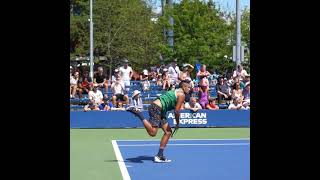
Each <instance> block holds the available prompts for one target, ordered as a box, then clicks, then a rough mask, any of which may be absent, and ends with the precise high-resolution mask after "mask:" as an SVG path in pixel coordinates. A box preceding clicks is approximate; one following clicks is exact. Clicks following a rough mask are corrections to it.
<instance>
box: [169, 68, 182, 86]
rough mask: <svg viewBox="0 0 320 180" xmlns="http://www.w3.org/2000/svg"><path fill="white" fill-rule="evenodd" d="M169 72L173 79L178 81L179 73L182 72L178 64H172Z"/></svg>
mask: <svg viewBox="0 0 320 180" xmlns="http://www.w3.org/2000/svg"><path fill="white" fill-rule="evenodd" d="M168 74H169V76H170V79H171V81H172V82H176V81H177V79H178V77H179V74H180V69H179V67H178V66H176V67H173V66H170V67H169V69H168Z"/></svg>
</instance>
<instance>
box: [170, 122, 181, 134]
mask: <svg viewBox="0 0 320 180" xmlns="http://www.w3.org/2000/svg"><path fill="white" fill-rule="evenodd" d="M178 129H179V124H177V125H176V126H175V127H174V130H173V133H172V134H171V137H173V135H174V134H175V133H177V131H178Z"/></svg>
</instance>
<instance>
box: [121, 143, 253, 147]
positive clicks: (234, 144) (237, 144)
mask: <svg viewBox="0 0 320 180" xmlns="http://www.w3.org/2000/svg"><path fill="white" fill-rule="evenodd" d="M243 145H250V143H229V144H227V143H225V144H167V146H243ZM118 146H126V147H128V146H134V147H138V146H142V147H143V146H159V144H123V145H118Z"/></svg>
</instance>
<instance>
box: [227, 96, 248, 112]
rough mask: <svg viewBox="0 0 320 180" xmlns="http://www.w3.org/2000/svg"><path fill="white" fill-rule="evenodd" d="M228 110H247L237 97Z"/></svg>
mask: <svg viewBox="0 0 320 180" xmlns="http://www.w3.org/2000/svg"><path fill="white" fill-rule="evenodd" d="M228 109H231V110H241V109H247V108H245V107H244V106H243V105H242V104H241V103H240V98H238V97H235V98H234V99H233V102H232V103H231V104H230V105H229V107H228Z"/></svg>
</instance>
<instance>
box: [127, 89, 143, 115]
mask: <svg viewBox="0 0 320 180" xmlns="http://www.w3.org/2000/svg"><path fill="white" fill-rule="evenodd" d="M140 93H141V92H140V91H138V90H134V91H133V94H132V98H130V103H129V108H135V109H136V110H140V111H141V110H142V109H143V102H142V98H141V96H140Z"/></svg>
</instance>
